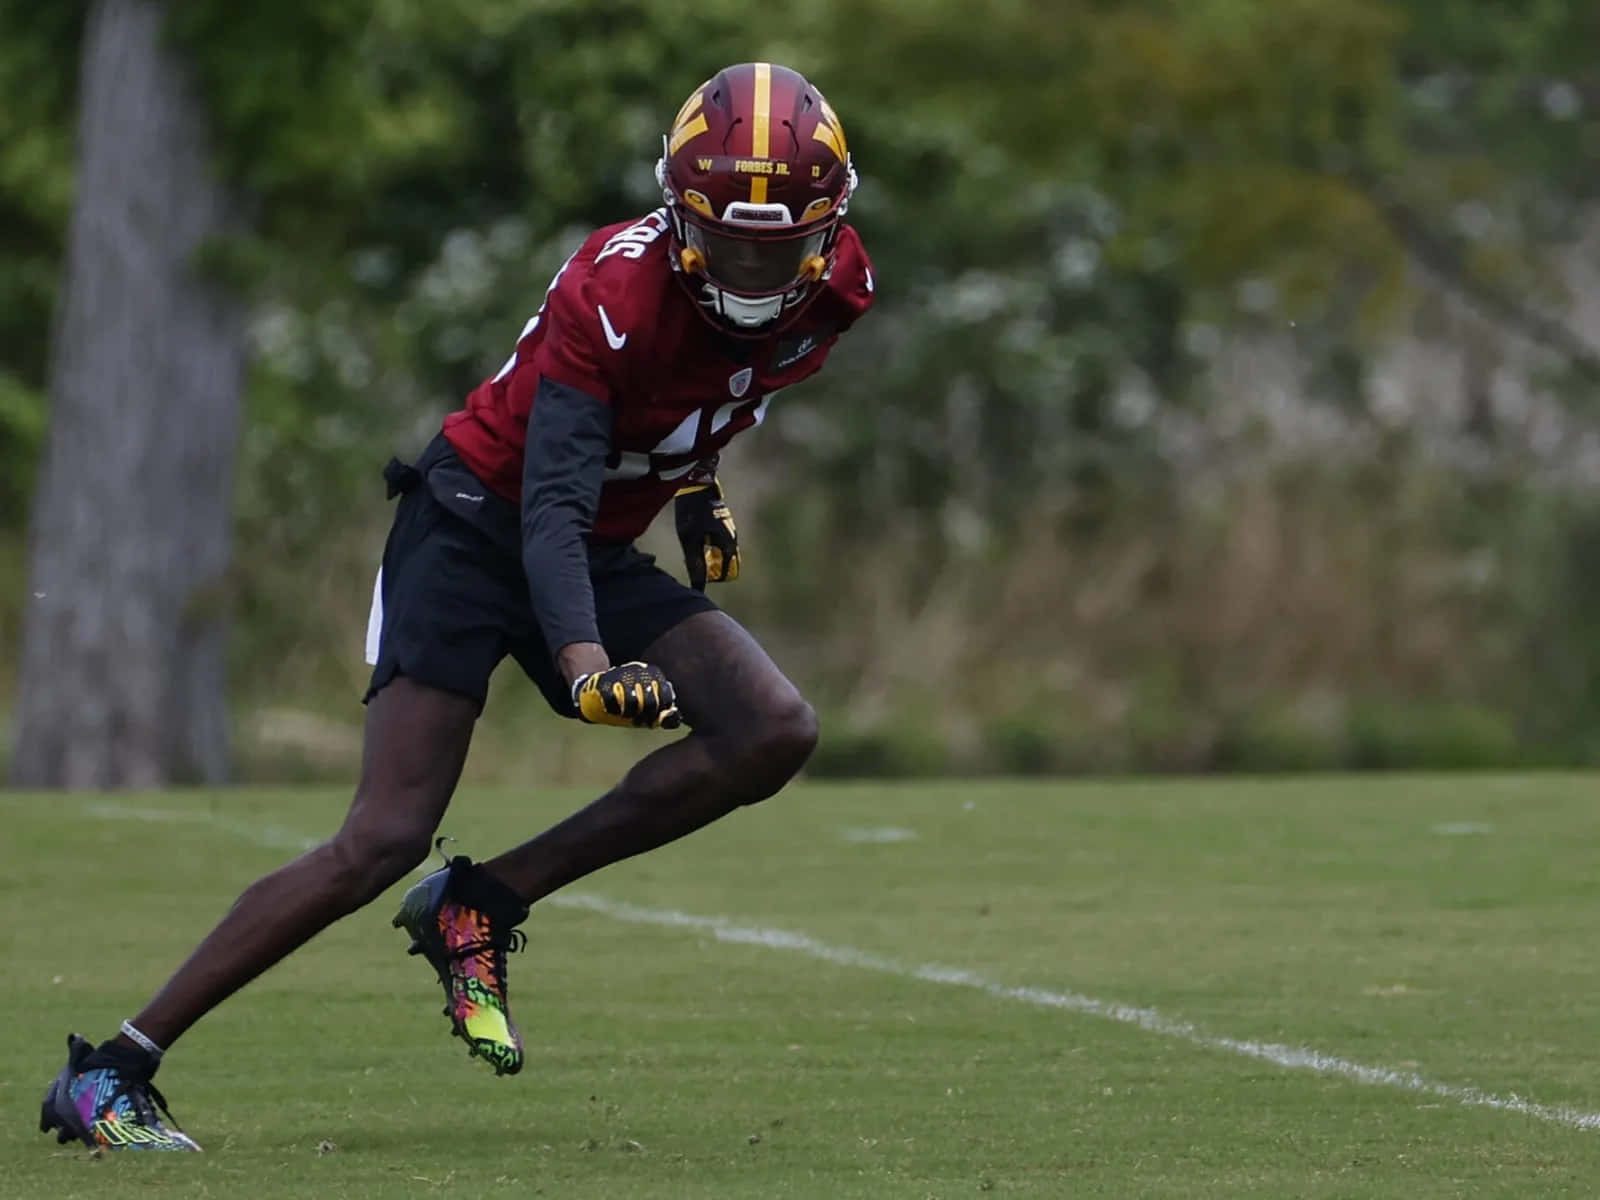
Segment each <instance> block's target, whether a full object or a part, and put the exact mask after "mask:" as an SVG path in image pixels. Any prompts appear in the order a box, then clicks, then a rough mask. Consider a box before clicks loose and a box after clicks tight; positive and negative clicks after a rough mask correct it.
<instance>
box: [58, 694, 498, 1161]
mask: <svg viewBox="0 0 1600 1200" xmlns="http://www.w3.org/2000/svg"><path fill="white" fill-rule="evenodd" d="M477 714H478V704H477V702H476V701H474V700H471V699H468V698H466V697H463V696H459V695H455V694H452V693H450V692H445V691H440V690H439V689H437V688H430V687H425V686H423V685H421V684H417V683H414V682H412V681H411V680H409V679H405V678H397V679H395V680H394V681H393V682H391V683H390V684H389V685H388V686H387V687H385V688H383V689H382V691H380V692H379V693H378V694H377V695H376V696H375V697H373V699H372V701H371V703H370V704H369V705H368V708H367V720H366V743H365V747H364V751H363V763H362V771H361V781H360V784H359V786H358V787H357V789H356V795H355V800H354V802H353V803H352V804H351V806H350V810H349V813H348V815H347V816H346V817H345V821H344V824H343V826H341V828H340V829H339V831H338V833H336V834H335V835H334V836H333V837H332V838H331V839H329V840H328V841H327V842H325V843H323V844H322V845H321V846H318V847H317V848H316V849H314V850H310V851H307V852H306V853H305V854H303V855H301V856H300V857H299V858H297V859H295V860H294V861H293V862H291V863H289V864H288V865H286V866H284V867H280V868H279V869H278V870H276V871H274V872H273V873H272V874H270V875H268V876H266V877H265V878H263V879H261V880H259V881H257V882H256V883H254V884H252V885H251V886H250V887H249V888H247V889H246V890H245V892H244V894H243V895H241V896H240V897H239V899H238V900H237V901H236V902H235V903H234V905H233V907H232V908H231V909H230V910H229V911H228V913H227V915H226V916H224V917H223V919H222V921H221V922H220V923H219V924H218V925H217V927H216V928H215V929H213V930H212V931H211V933H210V934H208V935H207V936H206V938H205V940H204V941H202V942H201V943H200V945H199V946H198V947H197V948H196V949H195V951H194V952H193V953H192V954H191V955H190V956H189V958H188V959H187V960H186V961H185V962H184V963H183V965H182V966H180V967H179V968H178V970H177V972H176V973H174V974H173V976H172V978H171V979H169V980H168V981H167V983H166V986H164V987H163V988H162V989H161V990H160V992H158V993H157V994H156V996H155V998H154V999H153V1000H151V1001H150V1003H149V1004H147V1005H146V1006H145V1007H144V1009H143V1010H141V1011H140V1012H139V1014H138V1015H137V1016H136V1017H134V1018H133V1021H132V1022H131V1024H132V1027H133V1029H134V1030H136V1031H137V1033H138V1035H139V1036H140V1037H141V1038H142V1039H143V1040H144V1042H146V1043H151V1044H153V1047H154V1048H152V1047H151V1046H147V1045H145V1044H141V1043H140V1042H136V1041H135V1040H133V1039H132V1038H130V1037H129V1036H128V1034H127V1033H126V1032H123V1033H120V1034H118V1036H117V1037H116V1038H115V1039H113V1040H112V1041H110V1042H106V1043H103V1044H102V1045H101V1046H100V1047H99V1048H93V1047H91V1046H90V1044H89V1043H88V1042H87V1041H85V1040H84V1039H82V1038H79V1037H77V1036H76V1035H73V1036H72V1037H70V1038H69V1039H68V1043H67V1046H68V1057H67V1065H66V1066H65V1067H64V1068H62V1070H61V1073H60V1074H59V1075H58V1076H57V1078H56V1080H55V1081H54V1083H52V1085H51V1087H50V1089H49V1091H48V1092H47V1093H46V1095H45V1101H44V1106H43V1110H42V1112H41V1114H40V1129H41V1130H42V1131H43V1132H46V1133H48V1132H50V1131H51V1130H52V1129H53V1130H56V1131H57V1136H58V1138H59V1140H61V1141H63V1142H65V1141H67V1140H69V1139H71V1138H78V1139H80V1140H82V1141H83V1142H85V1143H86V1144H88V1145H90V1146H92V1147H96V1148H105V1149H123V1148H133V1149H159V1150H197V1149H199V1147H198V1146H197V1145H195V1143H194V1142H193V1141H192V1140H191V1139H190V1138H189V1137H188V1136H187V1135H185V1134H184V1133H182V1132H181V1131H180V1130H177V1129H176V1128H172V1127H169V1126H167V1125H166V1124H165V1123H163V1122H162V1120H161V1118H160V1116H159V1115H158V1114H157V1112H156V1108H155V1104H154V1103H153V1101H160V1093H159V1092H157V1091H156V1090H155V1089H154V1088H153V1086H152V1085H151V1083H150V1079H151V1077H152V1076H153V1075H154V1074H155V1071H156V1068H157V1066H159V1063H160V1053H161V1052H164V1051H165V1050H166V1049H168V1048H170V1047H171V1046H172V1044H173V1042H175V1041H176V1040H177V1039H178V1038H179V1037H180V1036H181V1035H182V1034H183V1033H184V1031H185V1030H187V1029H188V1028H189V1027H190V1026H191V1025H193V1024H194V1023H195V1022H196V1021H198V1020H199V1019H200V1018H201V1017H202V1016H204V1015H205V1014H206V1013H208V1012H210V1011H211V1010H212V1009H213V1008H215V1007H216V1006H217V1005H218V1004H220V1003H222V1001H223V1000H225V999H227V998H228V997H229V996H230V995H232V994H233V993H234V992H236V991H238V990H239V989H240V988H241V987H243V986H244V985H245V984H247V983H249V982H250V981H251V980H252V979H254V978H255V977H256V976H257V975H259V974H261V973H262V972H263V971H265V970H266V969H267V968H268V967H270V966H272V965H273V964H274V963H276V962H277V961H278V960H279V959H281V958H283V957H284V956H285V955H286V954H288V953H290V952H291V951H292V950H294V949H296V948H297V947H299V946H301V945H303V944H304V943H305V942H307V941H309V940H310V939H311V938H312V937H314V936H315V935H316V934H318V933H320V932H321V931H322V930H323V929H325V928H327V926H329V925H331V924H333V922H335V921H337V920H338V919H339V918H340V917H343V916H345V915H346V914H348V913H351V912H353V911H355V910H356V909H358V908H360V907H361V906H362V905H364V904H366V903H368V902H369V901H370V900H372V899H373V898H374V897H376V896H377V895H378V893H379V892H381V891H383V890H384V889H385V888H387V887H388V886H389V885H390V884H392V883H394V882H395V881H396V880H398V879H399V878H400V877H401V876H402V875H404V874H405V873H406V872H407V871H409V870H410V869H411V868H412V867H414V866H416V865H417V864H418V863H419V862H421V861H422V860H423V859H424V858H426V857H427V853H428V847H429V842H430V839H431V837H432V834H433V831H434V829H435V828H436V827H437V826H438V823H439V818H440V817H441V816H442V815H443V813H444V810H445V806H446V805H448V804H449V802H450V794H451V792H452V791H453V790H454V788H455V784H456V780H457V777H458V776H459V775H460V772H461V765H462V762H463V761H464V760H465V758H466V752H467V745H468V743H469V741H470V740H471V737H472V725H473V722H474V721H475V720H476V718H477ZM124 1028H125V1029H126V1026H125V1027H124ZM162 1107H163V1108H164V1107H165V1106H164V1103H163V1105H162Z"/></svg>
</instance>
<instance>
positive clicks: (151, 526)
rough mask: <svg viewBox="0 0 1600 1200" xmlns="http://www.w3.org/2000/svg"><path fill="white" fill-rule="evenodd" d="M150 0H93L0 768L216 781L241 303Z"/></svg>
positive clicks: (208, 181) (27, 773)
mask: <svg viewBox="0 0 1600 1200" xmlns="http://www.w3.org/2000/svg"><path fill="white" fill-rule="evenodd" d="M163 16H164V13H163V7H162V5H161V4H160V3H158V2H157V0H97V2H96V3H95V5H94V6H93V8H92V10H91V12H90V15H89V20H88V26H87V29H86V32H85V35H84V39H83V51H82V53H83V60H82V70H81V72H80V80H81V89H80V91H81V100H80V109H79V121H78V127H79V137H80V146H81V150H80V155H81V156H80V159H79V164H78V187H77V193H78V198H77V202H76V205H75V207H74V210H73V216H72V224H71V231H70V234H69V238H68V245H67V255H66V274H65V279H64V283H63V287H62V293H61V302H60V313H59V316H58V322H57V331H56V337H55V341H54V350H53V355H52V364H51V370H50V391H51V400H52V405H51V414H50V415H51V420H50V428H49V436H48V439H47V443H46V449H45V456H44V462H43V469H42V470H41V472H40V476H39V483H38V492H37V495H36V497H35V500H34V506H33V515H32V534H31V555H30V564H29V579H30V582H29V591H30V594H31V603H30V604H29V605H28V606H27V611H26V618H25V631H26V632H25V637H24V643H23V655H22V672H21V693H20V700H19V704H18V708H17V720H16V749H15V753H14V756H13V759H12V779H13V781H14V782H15V783H17V784H20V785H24V786H31V787H46V786H50V787H61V786H65V787H115V786H154V785H158V784H163V783H168V782H172V781H175V780H185V779H190V780H206V781H217V780H221V779H223V778H225V777H226V775H227V773H228V728H227V722H226V711H227V709H226V703H225V700H226V698H225V695H224V689H223V684H224V663H225V626H224V622H223V614H222V608H221V603H220V600H221V588H222V583H223V573H224V571H225V569H226V567H227V562H228V548H229V530H230V524H231V522H230V519H229V518H230V509H229V497H230V496H231V494H232V488H233V464H234V455H235V445H236V442H237V434H238V422H239V407H240V394H241V387H242V381H243V368H244V330H245V323H244V310H243V308H242V306H241V305H240V304H239V303H238V301H237V300H235V299H233V298H232V297H230V295H229V294H228V293H227V291H226V290H225V289H223V288H221V287H218V286H216V285H215V284H214V283H212V282H210V281H208V280H207V279H206V278H205V276H204V274H203V272H202V271H201V264H200V261H199V258H198V255H199V254H200V251H201V250H202V249H203V248H204V246H205V245H206V243H207V242H208V240H210V239H212V238H215V237H217V236H218V235H220V234H223V233H225V232H226V231H228V230H230V229H233V228H236V227H237V224H238V218H237V210H236V208H235V206H234V205H233V204H232V203H231V202H230V200H229V198H228V196H227V194H226V192H225V190H224V188H223V187H222V186H221V185H220V183H219V182H218V180H217V178H216V174H215V172H214V170H213V168H212V163H211V161H210V157H209V141H208V129H207V121H206V117H205V114H204V112H203V111H202V110H201V107H200V105H199V104H198V103H197V100H196V97H195V95H194V92H193V90H192V88H191V86H190V81H189V78H188V76H187V74H186V72H185V70H184V68H183V65H182V63H181V61H180V60H179V59H178V58H177V57H176V56H175V55H174V54H173V53H172V52H171V51H170V50H169V49H168V48H167V46H166V45H165V44H164V41H163V27H162V21H163Z"/></svg>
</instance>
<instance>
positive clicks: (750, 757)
mask: <svg viewBox="0 0 1600 1200" xmlns="http://www.w3.org/2000/svg"><path fill="white" fill-rule="evenodd" d="M816 748H817V713H816V710H815V709H813V708H812V707H811V705H809V704H807V703H806V702H805V701H804V700H802V699H801V698H800V697H798V696H796V697H795V698H794V701H793V702H792V703H790V704H785V705H783V706H782V707H780V708H776V709H773V710H772V711H771V712H767V713H764V714H762V716H761V717H760V719H759V721H758V722H757V724H756V726H755V728H754V729H753V730H752V733H751V735H750V737H749V740H748V741H747V742H746V743H745V750H744V754H743V756H742V757H743V759H744V763H745V768H746V769H745V778H746V781H747V785H748V792H749V799H747V800H746V801H745V803H747V804H753V803H755V802H756V801H759V800H765V799H766V798H767V797H768V796H771V795H773V794H774V793H776V792H777V791H778V790H779V789H780V788H782V787H783V785H784V784H786V783H788V782H789V780H791V779H793V778H794V777H795V776H796V775H797V774H799V772H800V768H801V767H803V766H805V765H806V760H807V759H808V758H810V757H811V752H812V751H813V750H815V749H816Z"/></svg>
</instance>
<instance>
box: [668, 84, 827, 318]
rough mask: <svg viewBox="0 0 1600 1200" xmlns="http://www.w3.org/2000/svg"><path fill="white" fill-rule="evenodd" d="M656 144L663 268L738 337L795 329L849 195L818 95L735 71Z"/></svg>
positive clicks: (700, 96) (699, 91)
mask: <svg viewBox="0 0 1600 1200" xmlns="http://www.w3.org/2000/svg"><path fill="white" fill-rule="evenodd" d="M662 142H663V144H664V151H663V153H662V156H661V160H660V161H659V162H658V163H657V164H656V181H657V182H658V183H660V185H661V191H662V193H663V195H664V197H665V199H666V202H667V215H668V217H669V218H670V219H671V221H672V236H673V244H672V248H671V252H672V265H673V267H674V269H676V270H677V272H678V276H679V278H680V279H682V280H683V282H684V284H685V285H686V286H687V287H688V289H689V293H690V295H692V296H693V297H694V298H695V300H696V301H698V303H699V304H700V306H701V311H702V312H703V313H704V314H705V315H706V317H707V318H708V319H710V320H711V321H712V322H713V323H714V324H716V325H718V326H719V327H721V328H723V329H725V330H727V331H728V332H730V333H733V334H737V335H741V336H746V337H760V336H764V335H766V334H768V333H771V332H772V331H773V330H774V329H776V328H778V327H779V326H780V325H782V324H785V323H787V322H788V321H790V320H793V319H794V317H795V316H797V315H798V314H799V313H800V311H801V310H802V309H803V308H804V307H805V305H806V304H807V302H809V301H810V300H811V299H812V298H813V297H814V296H815V295H816V294H817V291H818V287H819V285H820V284H821V283H822V281H823V280H825V279H826V278H827V277H828V272H829V271H831V270H832V269H833V252H834V239H835V237H836V235H837V233H838V229H839V221H840V219H841V218H842V217H843V216H844V214H845V209H846V208H847V207H848V206H849V203H850V193H851V192H853V191H854V190H855V186H856V172H855V168H854V166H852V165H851V162H850V151H849V150H848V149H847V147H846V146H845V140H844V129H843V128H842V127H841V126H840V124H839V118H838V117H837V116H835V115H834V112H833V109H832V108H830V107H829V106H828V102H827V101H826V100H824V99H823V98H822V93H821V92H819V91H817V89H816V88H814V87H812V86H811V84H809V83H808V82H806V79H805V77H804V76H803V75H801V74H800V73H799V72H797V71H791V70H790V69H789V68H788V67H781V66H778V65H776V64H774V63H740V64H739V65H738V66H734V67H729V68H727V69H726V70H724V71H722V72H721V73H720V74H718V75H717V76H715V77H714V78H712V79H711V80H709V81H707V82H706V83H704V84H702V85H701V86H700V87H698V88H696V89H695V91H694V93H693V95H691V96H690V97H689V99H688V101H687V102H685V104H684V106H683V107H682V108H681V109H680V110H679V111H678V116H677V119H676V120H674V121H673V123H672V130H671V132H670V133H668V134H667V135H666V136H665V137H663V138H662Z"/></svg>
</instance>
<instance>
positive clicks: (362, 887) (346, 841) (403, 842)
mask: <svg viewBox="0 0 1600 1200" xmlns="http://www.w3.org/2000/svg"><path fill="white" fill-rule="evenodd" d="M432 834H433V831H432V830H431V829H427V828H423V827H422V826H420V825H408V824H405V823H401V822H397V823H394V824H386V825H384V826H380V827H377V828H373V827H370V826H362V827H356V828H352V827H350V826H348V825H347V826H346V827H345V828H343V829H341V830H340V831H339V832H338V834H336V835H335V836H334V839H333V841H332V842H330V843H329V850H330V851H331V853H332V857H333V862H334V869H335V870H336V871H337V872H338V876H339V883H340V890H341V891H343V892H344V893H346V894H347V897H348V899H349V900H350V901H351V903H353V904H357V905H359V904H365V903H366V902H367V901H369V900H371V899H373V898H374V897H376V896H377V895H378V893H380V892H382V891H383V890H384V889H385V888H387V887H389V886H390V885H391V884H393V883H394V882H395V881H396V880H398V879H400V878H401V877H402V876H404V875H405V873H406V872H407V871H410V870H411V869H412V868H413V867H415V866H416V865H417V864H418V863H420V862H422V861H423V860H424V859H425V858H427V857H428V850H429V847H430V843H431V838H432Z"/></svg>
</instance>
